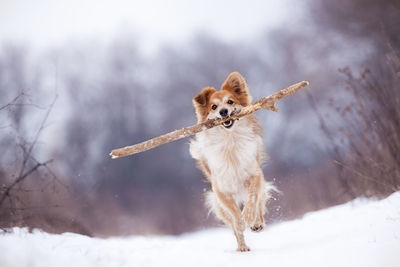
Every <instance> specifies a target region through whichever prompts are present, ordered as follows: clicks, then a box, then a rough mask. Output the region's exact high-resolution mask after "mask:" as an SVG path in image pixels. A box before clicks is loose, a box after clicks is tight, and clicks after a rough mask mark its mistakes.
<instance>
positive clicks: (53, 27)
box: [0, 0, 300, 46]
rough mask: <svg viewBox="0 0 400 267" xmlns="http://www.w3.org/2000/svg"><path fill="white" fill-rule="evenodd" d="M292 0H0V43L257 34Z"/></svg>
mask: <svg viewBox="0 0 400 267" xmlns="http://www.w3.org/2000/svg"><path fill="white" fill-rule="evenodd" d="M298 5H299V4H296V1H294V0H280V1H277V0H276V1H271V0H265V1H261V0H259V1H240V0H230V1H218V0H202V1H184V0H170V1H163V0H151V1H136V0H130V1H129V0H114V1H103V0H80V1H79V0H35V1H34V0H0V42H2V41H5V40H18V41H23V42H29V43H31V44H34V45H38V46H48V45H54V44H57V43H61V42H63V41H65V40H68V39H85V38H90V39H93V38H95V39H96V38H101V39H108V38H111V37H112V36H114V35H115V34H116V33H117V32H121V31H122V32H124V31H128V32H130V31H132V32H134V33H136V34H139V36H140V38H141V40H142V41H144V42H148V43H150V44H152V45H155V44H157V43H160V42H168V43H179V42H181V41H184V40H186V39H188V38H190V37H191V36H192V34H194V33H195V32H198V31H202V32H208V33H210V34H213V35H218V36H219V37H221V38H222V39H225V40H228V41H234V40H243V39H247V38H251V37H253V36H257V35H258V34H260V33H262V31H263V30H264V29H265V28H269V27H274V26H277V25H279V24H280V23H282V22H283V21H284V20H287V19H288V18H289V15H290V14H288V12H287V11H286V9H287V8H288V7H290V12H293V11H296V10H298V9H300V7H299V6H298Z"/></svg>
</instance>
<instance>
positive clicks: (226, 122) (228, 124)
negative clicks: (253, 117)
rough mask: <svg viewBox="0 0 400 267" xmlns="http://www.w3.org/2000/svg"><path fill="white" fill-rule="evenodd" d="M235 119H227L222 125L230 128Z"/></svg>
mask: <svg viewBox="0 0 400 267" xmlns="http://www.w3.org/2000/svg"><path fill="white" fill-rule="evenodd" d="M233 123H234V121H233V120H229V121H225V122H223V123H222V125H223V126H224V127H225V129H229V128H231V127H232V126H233Z"/></svg>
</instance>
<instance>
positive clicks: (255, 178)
mask: <svg viewBox="0 0 400 267" xmlns="http://www.w3.org/2000/svg"><path fill="white" fill-rule="evenodd" d="M251 99H252V97H251V95H250V93H249V89H248V88H247V85H246V82H245V80H244V79H243V77H242V76H241V75H240V74H239V73H237V72H233V73H231V74H230V75H229V76H228V78H227V79H226V81H225V82H224V84H223V85H222V87H221V90H220V91H216V90H215V89H214V88H212V87H208V88H205V89H203V90H202V91H201V93H200V94H199V95H197V96H196V97H195V98H193V105H194V108H195V110H196V115H197V120H198V122H199V123H200V122H204V121H206V120H207V119H211V118H224V117H227V116H230V115H232V114H233V113H235V112H238V111H239V110H240V109H241V108H242V107H245V106H247V105H249V104H250V102H251ZM262 132H263V131H262V128H261V126H260V124H259V122H258V120H257V119H256V118H255V116H254V115H248V116H245V117H242V118H240V119H239V120H237V121H232V120H231V121H228V122H226V123H224V124H223V125H220V126H217V127H214V128H212V129H209V130H206V131H203V132H200V133H198V134H197V135H196V137H195V139H193V140H192V141H191V143H190V153H191V155H192V157H193V158H194V159H196V160H197V161H198V164H199V166H200V167H201V169H202V171H203V172H204V174H205V175H206V176H207V178H208V180H209V181H210V183H211V187H212V190H211V191H210V192H207V193H206V203H207V204H208V206H209V208H210V210H211V211H212V212H213V213H214V214H215V215H216V216H217V217H218V218H219V219H220V220H222V221H223V222H224V223H225V224H227V225H230V226H231V227H232V229H233V232H234V234H235V237H236V239H237V243H238V249H237V250H238V251H249V250H250V249H249V247H248V246H247V245H246V243H245V241H244V235H243V232H244V231H245V228H246V226H249V227H250V229H251V230H252V231H254V232H259V231H261V230H263V229H264V227H265V225H264V213H265V204H266V201H267V200H268V198H269V190H271V189H272V188H273V186H272V185H270V184H269V183H267V182H266V181H265V180H264V175H263V172H262V169H261V164H262V163H263V162H264V160H265V159H266V153H265V151H264V142H263V137H262ZM241 207H242V208H241Z"/></svg>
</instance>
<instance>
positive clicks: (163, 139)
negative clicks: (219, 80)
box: [110, 81, 309, 159]
mask: <svg viewBox="0 0 400 267" xmlns="http://www.w3.org/2000/svg"><path fill="white" fill-rule="evenodd" d="M308 84H309V83H308V82H307V81H302V82H299V83H296V84H293V85H291V86H289V87H287V88H286V89H282V90H280V91H278V92H276V93H274V94H273V95H270V96H268V97H263V98H261V99H260V100H258V101H257V102H255V103H253V104H251V105H248V106H246V107H244V108H242V109H241V111H240V112H239V113H237V114H234V115H232V116H229V117H227V118H224V119H211V120H207V121H205V122H203V123H199V124H196V125H193V126H190V127H186V128H182V129H180V130H175V131H173V132H170V133H167V134H164V135H161V136H159V137H156V138H153V139H150V140H147V141H145V142H142V143H139V144H136V145H133V146H127V147H123V148H118V149H114V150H113V151H111V153H110V156H111V158H113V159H116V158H120V157H125V156H128V155H132V154H136V153H139V152H143V151H146V150H149V149H152V148H155V147H157V146H160V145H163V144H166V143H169V142H172V141H175V140H179V139H182V138H185V137H189V136H191V135H194V134H196V133H199V132H201V131H205V130H207V129H211V128H213V127H215V126H218V125H221V124H222V123H224V122H226V121H229V120H237V119H239V118H240V117H243V116H246V115H249V114H251V113H253V112H255V111H257V110H259V109H262V108H264V109H268V110H272V111H275V112H278V109H277V108H276V107H275V103H276V102H277V101H278V100H280V99H282V98H284V97H286V96H289V95H292V94H294V93H296V92H297V91H299V90H300V89H303V88H304V87H306V86H307V85H308Z"/></svg>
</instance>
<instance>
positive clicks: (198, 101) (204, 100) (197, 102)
mask: <svg viewBox="0 0 400 267" xmlns="http://www.w3.org/2000/svg"><path fill="white" fill-rule="evenodd" d="M215 92H216V90H215V89H214V88H213V87H207V88H204V89H203V90H202V91H201V93H200V94H198V95H197V96H195V97H194V98H193V105H194V106H195V107H196V106H202V107H205V106H207V104H208V101H209V100H210V97H211V95H212V94H213V93H215Z"/></svg>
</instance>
